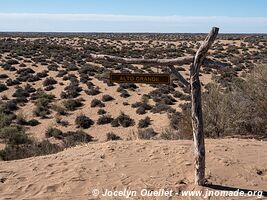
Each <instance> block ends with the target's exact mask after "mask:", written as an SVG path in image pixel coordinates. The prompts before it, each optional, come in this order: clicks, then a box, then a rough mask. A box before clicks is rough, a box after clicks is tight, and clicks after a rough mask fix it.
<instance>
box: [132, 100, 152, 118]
mask: <svg viewBox="0 0 267 200" xmlns="http://www.w3.org/2000/svg"><path fill="white" fill-rule="evenodd" d="M132 107H133V108H137V110H136V113H137V114H139V115H143V114H145V113H146V111H147V110H151V109H152V106H151V105H149V104H148V99H147V98H145V97H142V101H141V102H136V103H134V104H132Z"/></svg>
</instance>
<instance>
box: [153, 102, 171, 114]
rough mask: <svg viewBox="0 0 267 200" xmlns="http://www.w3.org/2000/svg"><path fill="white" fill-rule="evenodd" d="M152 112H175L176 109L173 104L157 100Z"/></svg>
mask: <svg viewBox="0 0 267 200" xmlns="http://www.w3.org/2000/svg"><path fill="white" fill-rule="evenodd" d="M151 112H152V113H163V112H169V113H173V112H175V109H173V108H172V107H171V106H169V105H166V104H164V103H161V102H157V103H156V105H155V106H153V108H152V109H151Z"/></svg>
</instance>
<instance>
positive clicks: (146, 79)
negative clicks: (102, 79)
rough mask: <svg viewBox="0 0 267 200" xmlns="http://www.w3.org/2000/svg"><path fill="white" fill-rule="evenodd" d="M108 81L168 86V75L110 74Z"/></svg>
mask: <svg viewBox="0 0 267 200" xmlns="http://www.w3.org/2000/svg"><path fill="white" fill-rule="evenodd" d="M110 81H111V82H116V83H146V84H170V75H169V74H137V73H134V74H131V73H110Z"/></svg>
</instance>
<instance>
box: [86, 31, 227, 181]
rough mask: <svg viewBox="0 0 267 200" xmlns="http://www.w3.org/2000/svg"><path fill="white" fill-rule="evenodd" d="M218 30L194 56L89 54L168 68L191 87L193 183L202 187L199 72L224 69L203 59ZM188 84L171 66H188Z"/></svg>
mask: <svg viewBox="0 0 267 200" xmlns="http://www.w3.org/2000/svg"><path fill="white" fill-rule="evenodd" d="M218 32H219V28H216V27H213V28H212V30H211V32H210V33H209V35H208V36H207V37H206V39H205V40H204V42H203V43H202V45H201V46H200V48H199V49H198V51H197V53H196V55H195V56H187V57H180V58H174V59H144V58H122V57H117V56H110V55H102V54H101V55H96V54H90V58H91V59H93V60H108V61H112V62H118V63H127V64H151V65H160V66H168V67H169V68H170V70H171V71H172V72H173V74H174V75H175V76H176V78H177V79H178V80H179V82H180V83H181V84H182V85H183V86H184V87H189V86H190V87H191V98H192V102H191V103H192V127H193V136H194V146H195V152H194V154H195V183H196V184H197V185H204V183H205V142H204V132H203V118H202V107H201V83H200V80H199V70H200V66H201V65H203V64H204V65H206V66H208V67H212V68H214V67H215V68H222V69H223V68H225V67H226V66H227V64H226V63H221V62H218V61H214V60H210V59H207V58H205V57H206V54H207V52H208V50H209V48H210V47H211V45H212V44H213V42H214V40H215V39H216V37H217V35H218ZM190 63H192V65H191V68H190V83H188V82H187V80H186V79H185V78H184V77H183V76H182V75H181V74H180V73H179V71H178V70H176V68H175V67H174V66H173V65H183V64H190Z"/></svg>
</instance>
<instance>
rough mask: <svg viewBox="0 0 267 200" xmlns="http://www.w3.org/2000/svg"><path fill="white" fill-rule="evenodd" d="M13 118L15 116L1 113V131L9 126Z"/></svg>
mask: <svg viewBox="0 0 267 200" xmlns="http://www.w3.org/2000/svg"><path fill="white" fill-rule="evenodd" d="M13 118H14V117H13V115H10V114H6V113H3V112H0V129H1V128H3V127H5V126H9V125H10V124H11V122H12V120H13Z"/></svg>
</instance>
